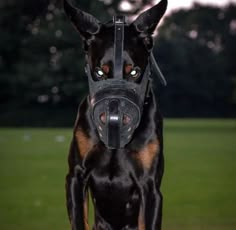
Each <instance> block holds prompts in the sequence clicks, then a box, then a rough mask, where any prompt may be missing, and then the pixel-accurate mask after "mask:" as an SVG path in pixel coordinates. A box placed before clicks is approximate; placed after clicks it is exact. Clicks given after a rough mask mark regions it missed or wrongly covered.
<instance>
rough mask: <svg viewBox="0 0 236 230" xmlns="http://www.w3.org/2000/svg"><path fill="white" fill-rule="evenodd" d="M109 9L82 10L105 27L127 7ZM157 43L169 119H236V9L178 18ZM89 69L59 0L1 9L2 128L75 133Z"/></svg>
mask: <svg viewBox="0 0 236 230" xmlns="http://www.w3.org/2000/svg"><path fill="white" fill-rule="evenodd" d="M105 2H106V1H96V0H93V1H88V0H80V1H76V3H77V4H76V6H78V7H80V8H81V9H83V10H86V11H87V12H89V13H91V14H93V15H95V16H96V17H97V18H98V19H99V20H101V21H106V20H109V19H111V17H112V15H113V14H114V12H117V11H118V10H117V5H118V4H119V2H120V1H115V0H113V1H111V4H110V5H106V4H104V3H105ZM134 2H135V1H134ZM150 2H151V1H148V0H146V1H145V0H143V1H142V2H141V3H142V5H139V6H138V7H137V6H136V7H134V10H133V12H129V14H130V15H132V14H134V13H138V11H139V10H141V9H142V8H143V7H144V6H146V5H147V4H149V3H150ZM155 41H156V42H155V48H154V54H155V56H156V58H157V61H158V63H159V65H160V67H161V69H162V72H163V73H164V75H165V77H166V79H167V82H168V86H167V87H163V86H161V85H160V83H159V82H158V80H157V79H156V77H154V88H155V91H156V94H157V97H158V101H159V103H160V107H161V110H162V112H163V115H164V116H165V117H209V118H212V117H213V118H216V117H218V118H229V117H233V118H235V117H236V68H235V67H236V45H235V41H236V5H227V6H225V7H224V8H219V7H213V6H201V5H199V4H195V5H194V7H193V8H192V9H189V10H179V11H175V12H173V13H172V14H170V15H168V16H166V17H165V19H164V20H163V21H162V23H161V25H160V26H159V29H158V35H157V37H156V38H155ZM84 64H85V63H84V54H83V50H82V46H81V40H80V37H79V34H78V33H77V32H76V31H75V30H74V28H73V26H72V25H71V24H70V22H69V20H68V19H67V18H66V16H65V15H64V13H63V10H62V7H61V1H60V0H50V1H49V0H38V1H33V0H21V1H19V0H1V1H0V126H39V127H45V126H72V125H73V122H74V120H75V117H76V112H77V108H78V105H79V102H80V100H81V99H82V98H83V97H84V96H85V95H86V94H87V91H88V88H87V79H86V76H85V74H84Z"/></svg>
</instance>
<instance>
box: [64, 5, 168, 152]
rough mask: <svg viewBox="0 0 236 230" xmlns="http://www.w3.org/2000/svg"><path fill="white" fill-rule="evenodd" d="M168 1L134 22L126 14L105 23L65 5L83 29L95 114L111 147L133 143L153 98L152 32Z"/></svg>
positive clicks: (66, 9) (81, 29) (100, 132)
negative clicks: (148, 98) (150, 88)
mask: <svg viewBox="0 0 236 230" xmlns="http://www.w3.org/2000/svg"><path fill="white" fill-rule="evenodd" d="M166 7H167V0H161V1H160V3H159V4H157V5H155V6H154V7H152V8H150V9H149V10H147V11H145V12H143V13H142V14H140V15H139V16H138V18H137V19H136V20H134V21H133V22H132V23H126V22H125V21H124V20H123V18H122V17H120V18H119V17H115V18H114V20H113V21H111V22H108V23H105V24H104V23H101V22H100V21H99V20H98V19H96V18H95V17H93V16H92V15H90V14H88V13H86V12H84V11H82V10H80V9H78V8H75V7H73V6H72V5H71V4H69V3H68V2H67V1H66V0H64V9H65V12H66V14H67V15H68V17H69V18H70V20H71V22H72V23H73V25H74V26H75V27H76V29H77V30H78V31H79V33H80V35H81V37H82V39H83V43H84V50H85V53H86V59H87V68H86V70H87V75H88V77H89V87H90V102H91V108H92V110H91V113H92V117H93V120H94V123H95V126H96V127H97V131H98V134H99V136H100V139H101V140H102V141H103V142H104V143H105V145H106V146H107V147H110V148H122V147H124V146H125V145H126V144H127V143H129V142H130V140H131V138H132V136H133V133H134V130H135V129H136V128H137V127H138V125H139V122H140V118H141V115H142V110H143V104H144V101H145V97H146V96H147V91H148V85H149V75H150V68H149V62H150V60H149V59H150V52H151V50H152V47H153V39H152V34H153V32H154V30H155V28H156V26H157V24H158V22H159V21H160V19H161V18H162V16H163V14H164V13H165V10H166Z"/></svg>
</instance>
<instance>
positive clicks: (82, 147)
mask: <svg viewBox="0 0 236 230" xmlns="http://www.w3.org/2000/svg"><path fill="white" fill-rule="evenodd" d="M75 137H76V141H77V144H78V148H79V152H80V155H81V157H82V158H84V157H85V156H86V155H87V153H88V152H89V150H90V149H91V148H92V141H91V140H90V139H89V137H87V136H86V135H85V134H84V133H83V132H82V131H81V130H77V131H76V133H75Z"/></svg>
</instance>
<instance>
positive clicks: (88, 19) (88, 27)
mask: <svg viewBox="0 0 236 230" xmlns="http://www.w3.org/2000/svg"><path fill="white" fill-rule="evenodd" d="M63 2H64V10H65V12H66V14H67V16H68V17H69V19H70V20H71V22H72V23H73V25H74V26H75V27H76V28H77V30H78V31H79V32H80V34H81V36H82V37H83V38H84V39H88V38H89V37H91V35H93V34H96V33H98V32H99V29H100V22H99V21H98V20H97V19H96V18H95V17H93V16H92V15H90V14H88V13H86V12H84V11H82V10H80V9H78V8H76V7H74V6H72V5H71V4H70V3H69V2H68V1H67V0H63Z"/></svg>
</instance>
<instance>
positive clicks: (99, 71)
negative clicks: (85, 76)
mask: <svg viewBox="0 0 236 230" xmlns="http://www.w3.org/2000/svg"><path fill="white" fill-rule="evenodd" d="M95 73H96V76H97V78H103V77H104V76H105V74H104V72H103V71H102V70H101V69H100V68H96V70H95Z"/></svg>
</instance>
